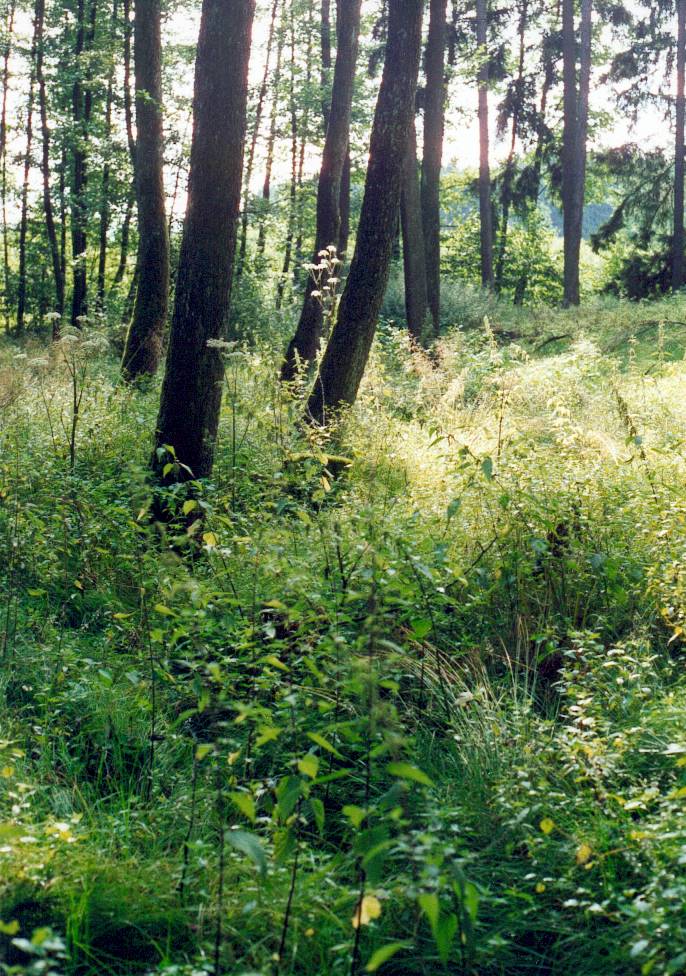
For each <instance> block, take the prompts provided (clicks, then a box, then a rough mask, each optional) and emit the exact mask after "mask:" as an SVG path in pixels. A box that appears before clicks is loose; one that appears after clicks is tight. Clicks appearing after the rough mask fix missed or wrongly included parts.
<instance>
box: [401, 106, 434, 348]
mask: <svg viewBox="0 0 686 976" xmlns="http://www.w3.org/2000/svg"><path fill="white" fill-rule="evenodd" d="M400 225H401V228H402V236H403V270H404V275H405V317H406V319H407V328H408V331H409V333H410V335H411V336H412V338H413V339H414V340H415V342H417V343H420V344H424V343H425V342H426V338H427V332H428V331H429V330H428V328H427V326H428V322H427V313H428V297H427V283H426V263H425V255H424V232H423V228H422V211H421V202H420V193H419V180H418V172H417V133H416V129H415V121H414V119H412V121H411V123H410V128H409V132H408V138H407V149H406V152H405V163H404V166H403V178H402V188H401V193H400Z"/></svg>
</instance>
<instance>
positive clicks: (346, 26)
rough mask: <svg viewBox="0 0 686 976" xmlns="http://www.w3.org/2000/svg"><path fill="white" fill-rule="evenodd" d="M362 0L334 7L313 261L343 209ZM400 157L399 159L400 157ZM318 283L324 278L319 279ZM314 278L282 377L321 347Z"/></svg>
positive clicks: (334, 232) (331, 237)
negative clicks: (333, 60) (335, 16)
mask: <svg viewBox="0 0 686 976" xmlns="http://www.w3.org/2000/svg"><path fill="white" fill-rule="evenodd" d="M360 8H361V0H340V4H339V11H338V23H337V28H338V49H337V54H336V67H335V69H334V79H333V89H332V95H331V107H330V109H329V123H328V126H327V129H326V139H325V141H324V152H323V155H322V165H321V170H320V173H319V185H318V187H317V229H316V232H315V244H314V257H313V263H314V264H318V263H319V258H318V255H319V253H320V251H322V250H324V249H325V248H327V247H328V246H329V245H331V244H333V245H337V244H338V242H339V234H340V226H341V213H340V199H341V178H342V175H343V169H344V165H345V158H346V155H347V152H348V141H349V138H350V113H351V109H352V99H353V89H354V85H355V66H356V64H357V47H358V38H359V30H360ZM401 162H402V160H401ZM319 284H320V285H321V284H323V282H320V283H319ZM318 290H319V289H318V287H317V283H316V282H315V281H314V279H313V278H312V276H310V278H309V279H308V282H307V286H306V289H305V299H304V302H303V308H302V312H301V313H300V320H299V322H298V328H297V330H296V333H295V336H294V337H293V339H292V340H291V343H290V345H289V346H288V349H287V350H286V356H285V359H284V364H283V367H282V370H281V378H282V379H284V380H291V379H292V378H293V377H294V375H295V370H296V365H297V362H298V360H301V361H302V362H305V363H310V362H312V361H313V360H314V359H315V357H316V355H317V352H318V351H319V343H320V341H321V335H322V328H323V310H322V306H321V302H320V300H319V297H318V296H317V295H316V294H314V292H316V291H318Z"/></svg>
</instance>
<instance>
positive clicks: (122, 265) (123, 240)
mask: <svg viewBox="0 0 686 976" xmlns="http://www.w3.org/2000/svg"><path fill="white" fill-rule="evenodd" d="M122 7H123V22H124V49H123V56H124V85H123V95H124V127H125V129H126V142H127V145H128V147H129V159H130V160H131V169H132V171H133V174H134V175H133V178H132V180H131V187H130V189H129V194H128V196H127V199H126V210H125V212H124V220H123V223H122V229H121V236H120V241H119V263H118V265H117V270H116V272H115V274H114V279H113V281H112V287H113V289H114V288H117V287H118V286H119V285H120V284H121V283H122V281H123V280H124V276H125V275H126V267H127V264H128V260H129V244H130V241H131V221H132V219H133V208H134V206H135V203H136V176H135V174H136V138H135V136H134V132H133V99H132V97H131V60H132V40H133V24H132V22H131V0H123V5H122ZM133 278H134V281H135V280H136V273H135V271H134V275H133ZM127 304H128V303H127ZM123 321H124V322H128V321H129V317H128V315H127V316H126V317H125V318H124V320H123Z"/></svg>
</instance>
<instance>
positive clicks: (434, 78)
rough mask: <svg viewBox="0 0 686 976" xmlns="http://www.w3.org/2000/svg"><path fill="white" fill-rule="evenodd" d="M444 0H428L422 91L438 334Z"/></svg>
mask: <svg viewBox="0 0 686 976" xmlns="http://www.w3.org/2000/svg"><path fill="white" fill-rule="evenodd" d="M446 8H447V0H431V2H430V7H429V36H428V40H427V43H426V88H425V94H424V158H423V160H422V184H421V203H422V225H423V232H424V255H425V257H424V263H425V266H426V290H427V298H428V303H429V309H430V311H431V318H432V320H433V328H434V334H435V335H438V332H439V329H440V322H441V207H440V189H441V164H442V159H443V134H444V128H445V99H446V80H445V46H446V30H447V27H446Z"/></svg>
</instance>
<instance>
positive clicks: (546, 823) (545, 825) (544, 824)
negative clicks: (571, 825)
mask: <svg viewBox="0 0 686 976" xmlns="http://www.w3.org/2000/svg"><path fill="white" fill-rule="evenodd" d="M538 826H539V827H540V828H541V830H542V831H543V833H544V834H546V835H547V834H551V833H552V832H553V830H555V821H554V820H551V819H550V817H544V818H543V820H541V822H540V824H539V825H538Z"/></svg>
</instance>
